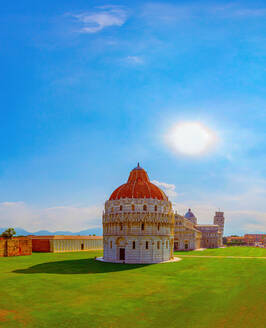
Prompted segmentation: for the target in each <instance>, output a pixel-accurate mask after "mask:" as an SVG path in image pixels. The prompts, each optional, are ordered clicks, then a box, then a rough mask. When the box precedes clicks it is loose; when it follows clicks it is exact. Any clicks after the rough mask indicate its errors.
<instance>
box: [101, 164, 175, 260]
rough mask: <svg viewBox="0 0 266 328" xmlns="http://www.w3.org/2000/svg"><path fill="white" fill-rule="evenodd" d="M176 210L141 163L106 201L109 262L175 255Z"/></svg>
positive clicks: (106, 258)
mask: <svg viewBox="0 0 266 328" xmlns="http://www.w3.org/2000/svg"><path fill="white" fill-rule="evenodd" d="M173 239H174V213H173V210H172V204H171V202H170V201H169V200H168V198H167V196H166V195H165V193H164V192H163V191H162V190H161V189H160V188H159V187H157V186H156V185H154V184H153V183H151V182H150V180H149V177H148V174H147V172H146V171H145V170H144V169H143V168H141V167H140V166H139V164H138V166H137V167H136V168H134V169H133V170H132V171H131V172H130V175H129V178H128V181H127V183H125V184H123V185H121V186H120V187H118V188H117V189H116V190H115V191H114V192H113V193H112V194H111V196H110V198H109V200H107V201H106V202H105V210H104V213H103V247H104V257H103V260H104V261H106V262H117V263H158V262H163V261H168V260H170V259H171V258H172V257H173Z"/></svg>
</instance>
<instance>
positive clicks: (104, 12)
mask: <svg viewBox="0 0 266 328" xmlns="http://www.w3.org/2000/svg"><path fill="white" fill-rule="evenodd" d="M71 16H72V17H74V18H75V19H76V20H77V21H78V22H79V23H80V24H81V25H82V26H81V27H80V29H79V32H80V33H97V32H100V31H101V30H103V29H104V28H106V27H110V26H122V25H123V24H124V23H125V21H126V19H127V12H126V11H125V10H124V9H122V8H121V7H117V6H102V7H98V8H97V9H96V10H95V11H93V12H84V13H81V14H76V15H73V14H72V15H71Z"/></svg>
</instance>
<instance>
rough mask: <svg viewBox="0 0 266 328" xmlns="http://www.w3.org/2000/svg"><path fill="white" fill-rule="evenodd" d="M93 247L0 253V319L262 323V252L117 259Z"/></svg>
mask: <svg viewBox="0 0 266 328" xmlns="http://www.w3.org/2000/svg"><path fill="white" fill-rule="evenodd" d="M245 250H246V251H247V252H249V250H250V249H241V250H239V252H240V253H241V254H238V255H240V256H244V255H246V252H245ZM213 251H214V252H213ZM215 251H216V252H217V253H216V254H218V253H219V252H222V253H224V252H226V251H227V252H229V250H227V249H225V250H223V249H220V250H210V251H206V252H213V254H214V253H215ZM260 251H261V250H260V249H252V251H251V253H252V256H256V255H257V253H260ZM234 252H236V250H235V249H231V253H234ZM198 253H201V254H203V252H198ZM229 253H230V252H229ZM231 253H230V254H231ZM100 254H101V252H80V253H64V254H44V253H43V254H33V255H32V256H25V257H16V258H0V327H1V328H2V327H5V328H12V327H16V328H19V327H27V328H28V327H34V328H42V327H49V328H51V327H55V328H60V327H69V328H72V327H73V328H75V327H78V328H83V327H86V328H91V327H101V328H102V327H103V328H104V327H114V328H119V327H123V328H126V327H134V328H137V327H163V328H164V327H182V328H198V327H202V328H203V327H204V328H218V327H221V328H229V327H232V328H238V327H244V328H246V327H251V328H255V327H256V328H265V322H266V317H265V309H266V302H265V299H266V292H265V290H266V288H265V287H266V281H265V279H266V278H265V276H266V260H264V259H253V258H250V259H228V258H202V257H199V258H194V257H193V258H187V257H186V258H183V259H182V260H181V261H179V262H174V263H163V264H156V265H125V264H124V265H121V264H111V263H101V262H96V261H94V259H93V258H94V256H95V255H100ZM187 254H188V253H187ZM194 254H195V252H193V254H192V255H194ZM226 255H228V253H226ZM234 255H235V254H234Z"/></svg>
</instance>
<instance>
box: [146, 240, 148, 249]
mask: <svg viewBox="0 0 266 328" xmlns="http://www.w3.org/2000/svg"><path fill="white" fill-rule="evenodd" d="M146 249H149V242H148V241H146Z"/></svg>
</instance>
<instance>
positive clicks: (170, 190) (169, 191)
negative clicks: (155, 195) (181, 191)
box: [151, 180, 177, 197]
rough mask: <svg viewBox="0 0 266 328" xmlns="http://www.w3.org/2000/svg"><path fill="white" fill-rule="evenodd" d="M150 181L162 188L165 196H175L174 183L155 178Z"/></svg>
mask: <svg viewBox="0 0 266 328" xmlns="http://www.w3.org/2000/svg"><path fill="white" fill-rule="evenodd" d="M151 182H152V183H153V184H155V185H156V186H158V187H160V188H162V189H163V191H164V192H165V193H166V195H167V196H169V197H176V196H177V192H176V191H175V189H176V186H175V185H174V184H170V183H166V182H159V181H156V180H152V181H151Z"/></svg>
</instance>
